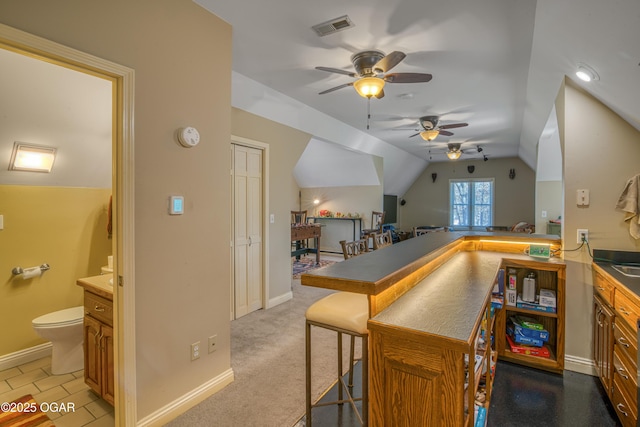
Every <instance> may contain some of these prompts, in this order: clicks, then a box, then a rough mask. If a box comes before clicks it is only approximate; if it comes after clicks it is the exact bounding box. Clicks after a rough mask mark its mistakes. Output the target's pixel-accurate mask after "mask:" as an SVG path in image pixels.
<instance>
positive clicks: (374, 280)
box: [301, 232, 559, 295]
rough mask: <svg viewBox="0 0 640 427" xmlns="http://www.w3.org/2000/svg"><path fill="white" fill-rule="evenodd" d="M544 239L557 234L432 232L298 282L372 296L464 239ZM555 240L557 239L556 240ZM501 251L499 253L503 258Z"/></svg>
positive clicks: (553, 238) (312, 273) (318, 271)
mask: <svg viewBox="0 0 640 427" xmlns="http://www.w3.org/2000/svg"><path fill="white" fill-rule="evenodd" d="M482 238H487V239H492V240H502V239H503V240H509V241H531V242H536V241H537V242H546V243H548V242H549V241H556V240H558V236H549V235H537V234H523V233H509V232H503V233H501V232H436V233H427V234H424V235H421V236H418V237H414V238H412V239H407V240H403V241H401V242H399V243H396V244H394V245H391V246H387V247H384V248H382V249H378V250H376V251H372V252H368V253H366V254H363V255H360V256H357V257H354V258H350V259H348V260H346V261H343V262H338V263H335V264H332V265H329V266H326V267H323V268H318V269H315V270H311V271H308V272H306V273H304V274H303V275H302V276H301V283H302V284H303V285H306V286H316V287H322V288H327V289H335V290H347V291H350V292H358V293H365V294H368V295H376V294H379V293H381V292H382V291H384V290H385V289H387V288H388V287H389V286H391V285H392V284H393V283H394V282H396V281H397V280H398V277H399V276H407V275H409V274H410V273H412V272H413V271H415V270H417V269H418V268H420V267H421V266H423V265H425V264H426V263H428V262H430V261H432V260H434V259H436V258H437V257H439V256H440V255H442V254H444V253H446V252H447V251H449V250H459V248H457V246H458V245H459V243H461V242H462V241H464V240H465V239H482ZM558 241H559V240H558ZM504 256H505V254H503V257H504Z"/></svg>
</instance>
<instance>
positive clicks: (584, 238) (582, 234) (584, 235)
mask: <svg viewBox="0 0 640 427" xmlns="http://www.w3.org/2000/svg"><path fill="white" fill-rule="evenodd" d="M577 240H578V241H577V242H576V243H582V242H588V241H589V230H587V229H586V228H578V237H577Z"/></svg>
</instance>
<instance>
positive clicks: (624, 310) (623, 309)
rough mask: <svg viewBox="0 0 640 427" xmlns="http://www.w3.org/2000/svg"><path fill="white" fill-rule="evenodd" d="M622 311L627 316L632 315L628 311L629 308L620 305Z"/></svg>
mask: <svg viewBox="0 0 640 427" xmlns="http://www.w3.org/2000/svg"><path fill="white" fill-rule="evenodd" d="M620 312H621V313H622V314H624V315H625V316H628V315H630V314H631V313H630V312H628V311H627V309H626V308H624V307H620Z"/></svg>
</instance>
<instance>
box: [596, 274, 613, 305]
mask: <svg viewBox="0 0 640 427" xmlns="http://www.w3.org/2000/svg"><path fill="white" fill-rule="evenodd" d="M593 275H594V280H593V290H594V291H595V292H597V293H598V295H600V297H601V298H602V299H604V301H605V302H606V303H607V304H609V305H610V306H613V290H614V289H615V286H614V285H613V283H611V282H610V281H609V280H607V279H606V278H605V277H604V276H603V275H602V274H600V273H599V272H598V271H595V270H594V272H593Z"/></svg>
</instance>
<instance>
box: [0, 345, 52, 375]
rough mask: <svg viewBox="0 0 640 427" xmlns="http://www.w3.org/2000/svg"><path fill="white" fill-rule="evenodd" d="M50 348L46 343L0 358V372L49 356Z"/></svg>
mask: <svg viewBox="0 0 640 427" xmlns="http://www.w3.org/2000/svg"><path fill="white" fill-rule="evenodd" d="M51 348H52V346H51V343H50V342H46V343H44V344H40V345H37V346H35V347H29V348H25V349H24V350H20V351H16V352H14V353H9V354H5V355H4V356H0V371H4V370H5V369H9V368H15V367H16V366H20V365H24V364H25V363H29V362H33V361H34V360H38V359H42V358H43V357H48V356H51Z"/></svg>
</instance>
